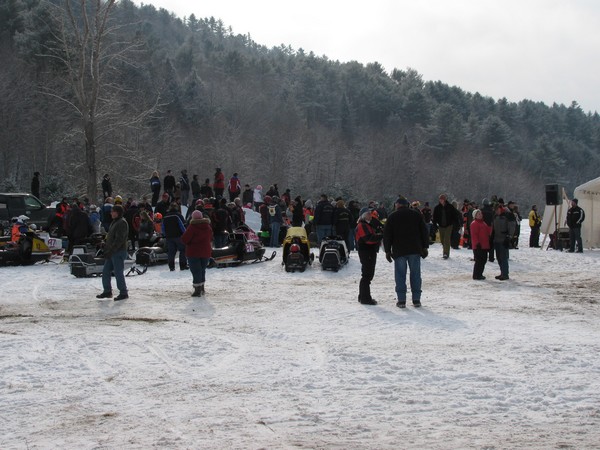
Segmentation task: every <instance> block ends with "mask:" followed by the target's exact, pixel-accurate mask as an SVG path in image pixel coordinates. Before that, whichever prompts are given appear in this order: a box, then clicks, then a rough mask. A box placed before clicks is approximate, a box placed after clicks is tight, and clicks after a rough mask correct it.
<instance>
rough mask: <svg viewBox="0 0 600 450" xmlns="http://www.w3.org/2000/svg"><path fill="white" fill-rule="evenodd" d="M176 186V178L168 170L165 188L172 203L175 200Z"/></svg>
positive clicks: (164, 182) (164, 183)
mask: <svg viewBox="0 0 600 450" xmlns="http://www.w3.org/2000/svg"><path fill="white" fill-rule="evenodd" d="M175 184H176V181H175V177H174V176H173V174H172V173H171V171H170V170H167V174H166V175H165V178H164V180H163V188H164V190H165V192H166V193H167V194H169V200H170V201H173V200H175V192H174V191H175Z"/></svg>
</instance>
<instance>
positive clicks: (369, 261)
mask: <svg viewBox="0 0 600 450" xmlns="http://www.w3.org/2000/svg"><path fill="white" fill-rule="evenodd" d="M382 238H383V234H382V232H381V223H379V221H378V220H377V219H375V218H373V216H372V214H371V211H370V210H367V211H365V212H364V213H362V215H361V216H360V219H359V220H358V225H356V230H355V240H356V246H357V248H358V258H359V259H360V266H361V268H360V275H361V276H360V283H359V285H358V302H359V303H361V304H363V305H376V304H377V301H376V300H375V299H374V298H373V297H371V281H373V277H374V276H375V266H376V265H377V253H378V252H379V247H380V246H381V239H382Z"/></svg>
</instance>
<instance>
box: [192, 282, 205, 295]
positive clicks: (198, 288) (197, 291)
mask: <svg viewBox="0 0 600 450" xmlns="http://www.w3.org/2000/svg"><path fill="white" fill-rule="evenodd" d="M202 288H203V286H202V285H201V284H195V285H194V292H192V297H200V296H201V295H202Z"/></svg>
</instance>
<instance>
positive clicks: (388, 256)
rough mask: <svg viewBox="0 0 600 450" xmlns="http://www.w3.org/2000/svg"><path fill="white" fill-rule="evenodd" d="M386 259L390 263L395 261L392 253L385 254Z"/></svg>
mask: <svg viewBox="0 0 600 450" xmlns="http://www.w3.org/2000/svg"><path fill="white" fill-rule="evenodd" d="M385 259H387V260H388V262H392V261H393V259H392V254H391V253H390V252H386V253H385Z"/></svg>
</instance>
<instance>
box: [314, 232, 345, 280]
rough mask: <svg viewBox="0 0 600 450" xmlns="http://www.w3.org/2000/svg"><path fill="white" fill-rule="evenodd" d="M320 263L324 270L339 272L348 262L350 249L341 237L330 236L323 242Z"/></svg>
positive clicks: (320, 249) (320, 250)
mask: <svg viewBox="0 0 600 450" xmlns="http://www.w3.org/2000/svg"><path fill="white" fill-rule="evenodd" d="M319 262H320V263H321V268H322V269H323V270H333V271H334V272H337V271H338V270H340V269H341V267H342V266H343V265H344V264H346V263H347V262H348V247H347V246H346V241H344V239H342V238H341V237H340V236H329V237H326V238H324V239H323V240H322V241H321V247H320V248H319Z"/></svg>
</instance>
